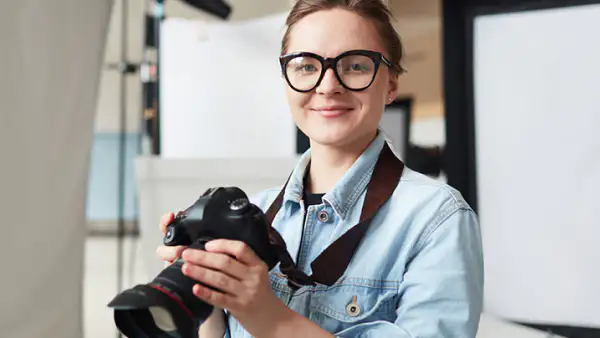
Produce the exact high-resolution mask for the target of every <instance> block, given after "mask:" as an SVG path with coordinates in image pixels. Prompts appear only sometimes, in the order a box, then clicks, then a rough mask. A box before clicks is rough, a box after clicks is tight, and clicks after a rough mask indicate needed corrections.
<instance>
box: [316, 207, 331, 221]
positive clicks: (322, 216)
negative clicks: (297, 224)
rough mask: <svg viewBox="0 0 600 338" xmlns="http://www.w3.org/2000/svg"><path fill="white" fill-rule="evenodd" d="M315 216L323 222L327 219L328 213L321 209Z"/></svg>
mask: <svg viewBox="0 0 600 338" xmlns="http://www.w3.org/2000/svg"><path fill="white" fill-rule="evenodd" d="M317 218H318V219H319V221H321V222H323V223H325V222H327V221H328V220H329V214H328V213H327V211H325V210H321V211H319V213H318V214H317Z"/></svg>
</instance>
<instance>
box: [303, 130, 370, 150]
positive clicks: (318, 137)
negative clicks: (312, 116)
mask: <svg viewBox="0 0 600 338" xmlns="http://www.w3.org/2000/svg"><path fill="white" fill-rule="evenodd" d="M305 134H306V135H307V136H308V137H309V138H310V139H311V141H312V142H316V143H318V144H320V145H324V146H330V147H342V146H345V145H348V144H351V143H353V142H355V141H356V140H357V139H358V138H360V135H364V134H365V131H364V130H355V129H348V128H335V127H324V126H321V127H320V128H316V129H313V130H311V132H310V133H305Z"/></svg>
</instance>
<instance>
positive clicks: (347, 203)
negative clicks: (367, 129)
mask: <svg viewBox="0 0 600 338" xmlns="http://www.w3.org/2000/svg"><path fill="white" fill-rule="evenodd" d="M385 142H386V140H385V135H384V134H383V133H382V132H378V133H377V136H376V138H375V140H373V142H371V144H370V145H369V146H368V147H367V149H365V151H364V152H363V153H362V154H361V155H360V156H359V157H358V159H357V160H356V161H355V162H354V164H353V165H352V166H351V167H350V169H348V171H346V173H345V174H344V176H342V178H341V179H340V180H339V181H338V182H337V183H336V184H335V186H334V187H333V189H331V190H330V191H329V192H327V193H326V194H325V196H323V201H325V202H326V203H328V204H329V205H331V207H332V208H333V210H334V211H335V212H336V214H337V215H338V216H339V217H340V218H342V219H344V218H345V217H346V215H347V213H348V210H349V209H350V208H351V207H352V206H353V205H354V204H355V203H356V200H358V198H359V197H360V196H361V194H362V192H363V191H364V190H365V189H366V187H367V184H368V183H369V180H370V178H371V175H372V173H373V169H374V168H375V164H376V162H377V159H378V157H379V153H380V152H381V150H382V149H383V145H384V143H385ZM310 158H311V151H310V149H308V150H307V151H306V152H305V153H304V154H302V156H301V157H300V160H299V161H298V164H297V165H296V167H295V168H294V170H293V171H292V174H291V176H290V179H289V182H288V184H287V186H286V189H285V192H284V195H283V202H284V203H283V205H284V206H285V205H287V204H288V203H287V202H294V203H299V202H300V200H301V199H302V192H303V190H304V182H303V181H304V174H305V172H306V169H307V167H308V164H309V163H310Z"/></svg>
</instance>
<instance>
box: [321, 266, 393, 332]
mask: <svg viewBox="0 0 600 338" xmlns="http://www.w3.org/2000/svg"><path fill="white" fill-rule="evenodd" d="M398 288H399V282H393V281H378V280H370V279H358V278H352V279H345V280H342V281H340V282H339V283H336V284H334V285H332V286H318V287H316V288H315V290H314V293H313V295H312V297H311V300H310V319H311V320H312V321H313V322H315V323H316V324H317V325H319V326H320V327H322V328H323V329H325V330H327V331H328V332H330V333H332V334H335V333H337V332H340V331H342V330H345V329H347V328H349V327H352V326H355V325H358V324H362V323H369V322H373V321H389V322H393V321H394V320H395V319H396V307H397V303H398Z"/></svg>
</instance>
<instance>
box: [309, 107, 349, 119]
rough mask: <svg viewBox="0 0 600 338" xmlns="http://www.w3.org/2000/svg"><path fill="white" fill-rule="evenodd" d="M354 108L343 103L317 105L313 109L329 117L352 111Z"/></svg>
mask: <svg viewBox="0 0 600 338" xmlns="http://www.w3.org/2000/svg"><path fill="white" fill-rule="evenodd" d="M352 109H353V108H352V107H348V106H343V105H333V106H323V107H315V108H312V109H311V110H312V111H314V112H317V113H318V114H319V115H321V116H323V117H327V118H332V117H338V116H341V115H344V114H346V113H347V112H349V111H351V110H352Z"/></svg>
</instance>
